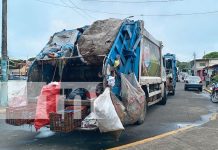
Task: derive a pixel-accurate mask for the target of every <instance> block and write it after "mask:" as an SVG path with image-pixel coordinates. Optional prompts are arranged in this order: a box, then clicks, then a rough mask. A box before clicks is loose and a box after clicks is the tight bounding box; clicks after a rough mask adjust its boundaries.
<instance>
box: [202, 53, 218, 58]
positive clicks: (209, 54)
mask: <svg viewBox="0 0 218 150" xmlns="http://www.w3.org/2000/svg"><path fill="white" fill-rule="evenodd" d="M203 58H218V52H211V53H208V54H206V55H204V56H203Z"/></svg>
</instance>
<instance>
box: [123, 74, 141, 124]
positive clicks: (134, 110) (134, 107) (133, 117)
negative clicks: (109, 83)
mask: <svg viewBox="0 0 218 150" xmlns="http://www.w3.org/2000/svg"><path fill="white" fill-rule="evenodd" d="M121 97H122V102H123V104H124V106H125V107H126V112H127V117H126V119H125V124H133V123H135V122H137V121H138V119H139V117H140V115H141V113H142V112H143V110H144V105H145V93H144V91H143V89H142V88H141V86H140V84H139V83H138V81H137V79H136V77H135V74H129V75H124V74H121Z"/></svg>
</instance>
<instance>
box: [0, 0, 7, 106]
mask: <svg viewBox="0 0 218 150" xmlns="http://www.w3.org/2000/svg"><path fill="white" fill-rule="evenodd" d="M1 54H2V55H1V56H2V59H1V74H2V80H1V81H2V82H1V106H7V105H8V68H7V63H8V53H7V0H2V53H1Z"/></svg>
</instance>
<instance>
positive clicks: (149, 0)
mask: <svg viewBox="0 0 218 150" xmlns="http://www.w3.org/2000/svg"><path fill="white" fill-rule="evenodd" d="M82 1H83V2H101V3H124V4H125V3H138V4H142V3H167V2H179V1H184V0H147V1H128V0H127V1H120V0H116V1H115V0H82Z"/></svg>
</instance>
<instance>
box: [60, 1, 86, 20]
mask: <svg viewBox="0 0 218 150" xmlns="http://www.w3.org/2000/svg"><path fill="white" fill-rule="evenodd" d="M60 2H61V3H63V4H64V6H66V7H68V6H69V5H68V4H67V3H66V2H65V1H64V0H60ZM73 11H75V12H76V13H77V14H79V15H81V16H82V17H85V18H87V19H88V20H89V18H88V17H87V16H85V15H83V14H81V13H80V12H79V11H78V10H77V9H73ZM89 21H90V20H89Z"/></svg>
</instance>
